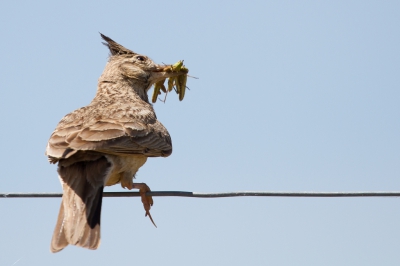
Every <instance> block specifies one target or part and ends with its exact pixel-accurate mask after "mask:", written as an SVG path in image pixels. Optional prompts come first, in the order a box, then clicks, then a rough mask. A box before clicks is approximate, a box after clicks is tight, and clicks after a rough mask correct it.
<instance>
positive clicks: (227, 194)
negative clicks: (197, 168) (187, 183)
mask: <svg viewBox="0 0 400 266" xmlns="http://www.w3.org/2000/svg"><path fill="white" fill-rule="evenodd" d="M146 195H147V196H153V197H191V198H226V197H317V198H338V197H399V196H400V192H399V191H361V192H307V191H304V192H285V191H282V192H272V191H237V192H222V193H200V192H190V191H151V192H147V193H146ZM60 197H62V193H0V198H60ZM103 197H140V194H139V192H104V193H103Z"/></svg>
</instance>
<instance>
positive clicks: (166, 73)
mask: <svg viewBox="0 0 400 266" xmlns="http://www.w3.org/2000/svg"><path fill="white" fill-rule="evenodd" d="M188 72H189V70H188V69H187V68H182V69H180V70H179V71H173V67H172V65H157V66H156V67H155V68H154V69H153V70H152V73H151V78H150V79H151V83H156V82H158V81H160V80H163V79H167V78H170V77H177V76H180V75H182V74H187V73H188Z"/></svg>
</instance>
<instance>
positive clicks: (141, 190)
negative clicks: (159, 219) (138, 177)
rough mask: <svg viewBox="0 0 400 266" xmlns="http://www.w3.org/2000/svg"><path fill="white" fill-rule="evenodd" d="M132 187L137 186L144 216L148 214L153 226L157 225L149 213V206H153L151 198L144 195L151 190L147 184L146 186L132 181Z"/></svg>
mask: <svg viewBox="0 0 400 266" xmlns="http://www.w3.org/2000/svg"><path fill="white" fill-rule="evenodd" d="M132 188H137V189H139V193H140V197H141V198H142V203H143V207H144V210H145V211H146V215H145V216H147V215H148V216H149V218H150V221H151V222H152V223H153V224H154V226H155V227H157V225H156V224H155V223H154V221H153V218H152V217H151V214H150V208H151V206H153V198H152V197H151V196H146V192H149V191H151V190H150V188H149V186H147V185H146V184H145V183H133V184H132Z"/></svg>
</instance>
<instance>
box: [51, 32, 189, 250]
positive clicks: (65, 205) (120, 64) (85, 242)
mask: <svg viewBox="0 0 400 266" xmlns="http://www.w3.org/2000/svg"><path fill="white" fill-rule="evenodd" d="M100 35H101V38H102V39H103V41H104V42H103V44H104V45H105V46H106V47H108V49H109V51H110V55H109V59H108V62H107V64H106V66H105V69H104V71H103V73H102V74H101V76H100V78H99V80H98V85H97V92H96V95H95V97H94V98H93V100H92V102H91V103H90V104H89V105H87V106H85V107H82V108H79V109H77V110H75V111H73V112H71V113H69V114H67V115H66V116H64V117H63V118H62V119H61V121H60V122H59V123H58V125H57V126H56V128H55V130H54V131H53V133H52V134H51V136H50V139H49V141H48V143H47V147H46V152H45V154H46V155H47V156H48V160H49V162H50V163H52V164H58V167H57V172H58V176H59V179H60V182H61V186H62V189H63V196H62V202H61V207H60V211H59V214H58V218H57V222H56V226H55V229H54V233H53V237H52V240H51V245H50V251H51V252H53V253H55V252H59V251H61V250H62V249H64V248H65V247H66V246H68V245H75V246H79V247H83V248H87V249H92V250H95V249H97V248H98V247H99V245H100V216H101V205H102V195H103V189H104V187H105V186H112V185H115V184H118V183H120V184H121V186H122V187H123V188H127V189H129V190H131V189H139V192H140V195H141V200H142V203H143V206H144V209H145V212H146V213H145V215H146V216H149V218H150V219H151V221H152V222H153V219H152V217H151V215H150V208H151V206H152V205H153V199H152V197H151V196H146V192H149V191H150V188H149V187H148V186H147V185H146V184H145V183H134V182H133V179H134V178H135V175H136V173H137V171H138V170H139V168H140V167H142V166H143V165H144V164H145V163H146V161H147V158H148V157H168V156H169V155H171V153H172V141H171V136H170V134H169V133H168V131H167V129H166V128H165V127H164V126H163V125H162V124H161V123H160V122H159V121H158V120H157V116H156V113H155V111H154V109H153V106H152V104H150V103H149V99H148V95H147V92H148V90H149V89H150V87H151V86H152V84H154V83H156V82H159V81H161V80H163V79H164V80H165V79H166V78H171V77H176V76H178V75H182V73H180V72H179V71H171V65H159V64H156V63H154V62H153V61H152V60H151V59H150V58H149V57H148V56H145V55H142V54H138V53H135V52H133V51H131V50H129V49H127V48H125V47H124V46H122V45H120V44H118V43H117V42H115V41H114V40H112V39H111V38H109V37H107V36H105V35H103V34H101V33H100ZM153 224H154V222H153ZM154 225H155V224H154Z"/></svg>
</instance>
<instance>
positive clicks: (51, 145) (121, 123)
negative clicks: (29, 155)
mask: <svg viewBox="0 0 400 266" xmlns="http://www.w3.org/2000/svg"><path fill="white" fill-rule="evenodd" d="M94 110H97V109H96V108H89V107H84V108H81V109H78V110H76V111H74V112H72V113H70V114H68V115H66V116H65V117H64V118H63V119H62V120H61V121H60V123H59V124H58V126H57V127H56V129H55V131H54V132H53V134H52V135H51V137H50V140H49V142H48V145H47V149H46V154H47V155H48V156H49V157H50V158H54V159H61V158H69V157H70V156H71V155H73V154H75V153H76V152H77V151H78V150H92V151H98V152H102V153H108V154H116V155H118V154H143V155H146V156H148V157H159V156H162V157H166V156H169V155H170V154H171V153H172V142H171V137H170V135H169V133H168V131H167V130H166V129H165V127H164V126H163V125H162V124H161V123H160V122H159V121H158V120H157V118H156V116H155V113H154V111H153V110H152V109H149V108H144V107H143V106H140V105H136V106H132V105H130V106H129V105H126V106H124V105H123V106H118V108H117V107H116V108H108V110H109V112H105V114H104V113H100V114H99V113H96V112H95V111H94ZM110 110H112V111H110ZM55 161H57V160H55Z"/></svg>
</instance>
